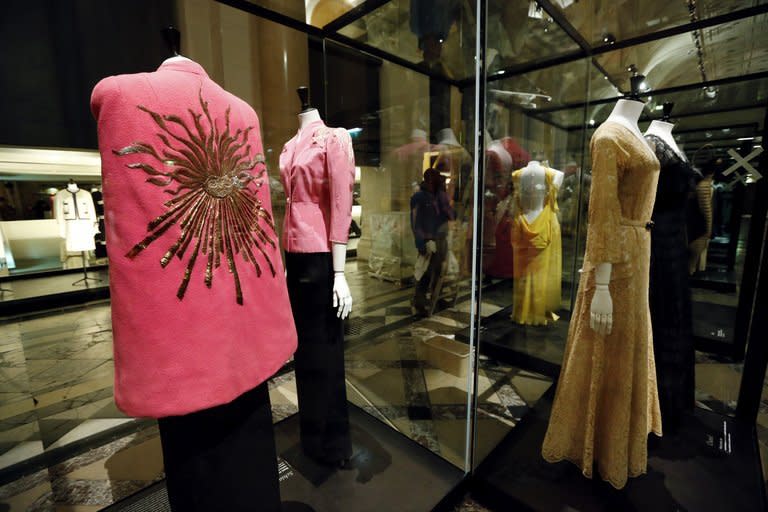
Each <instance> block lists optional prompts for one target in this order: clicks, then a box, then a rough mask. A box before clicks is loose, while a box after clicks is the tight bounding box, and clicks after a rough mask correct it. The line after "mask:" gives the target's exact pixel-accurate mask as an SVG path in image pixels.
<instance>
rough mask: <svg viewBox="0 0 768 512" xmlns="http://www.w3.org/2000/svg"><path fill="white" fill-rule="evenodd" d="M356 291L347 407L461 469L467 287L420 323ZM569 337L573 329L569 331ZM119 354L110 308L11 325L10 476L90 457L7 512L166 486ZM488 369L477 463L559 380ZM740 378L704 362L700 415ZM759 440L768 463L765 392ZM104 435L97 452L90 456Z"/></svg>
mask: <svg viewBox="0 0 768 512" xmlns="http://www.w3.org/2000/svg"><path fill="white" fill-rule="evenodd" d="M348 281H349V283H350V288H351V289H352V294H353V297H354V298H355V307H354V311H353V315H352V316H351V318H350V320H349V321H348V322H347V325H346V343H347V351H346V374H347V391H348V399H349V400H350V401H351V402H352V403H354V404H356V405H357V406H359V407H361V408H363V409H364V410H365V411H367V412H368V413H370V414H372V415H373V416H375V417H377V418H379V419H380V420H381V421H383V422H385V423H386V424H388V425H390V426H391V427H392V428H394V429H396V430H398V431H400V432H401V433H403V434H404V435H406V436H408V437H410V438H411V439H413V440H415V441H416V442H418V443H420V444H422V445H423V446H425V447H427V448H429V449H430V450H432V451H434V452H435V453H437V454H439V455H440V456H442V457H444V458H445V459H446V460H448V461H450V462H451V463H453V464H455V465H456V466H458V467H462V468H463V467H465V459H466V447H467V440H466V436H467V429H468V422H467V405H468V390H470V386H472V385H474V382H473V381H472V380H471V379H470V378H469V377H468V371H467V370H468V365H469V358H468V357H467V354H466V353H467V350H466V349H467V345H466V343H461V342H460V340H459V341H457V334H458V333H460V332H462V331H465V330H466V328H467V327H468V326H469V322H470V310H471V303H470V300H469V295H468V291H469V286H468V283H466V282H464V283H459V285H458V290H457V300H455V301H451V302H448V303H445V304H442V305H441V307H439V308H438V309H437V311H436V312H435V314H434V315H433V316H431V317H428V318H418V317H415V316H413V314H412V310H411V308H410V299H411V296H412V294H413V289H412V288H409V287H405V288H401V287H399V286H397V285H395V284H393V283H390V282H387V281H381V280H378V279H374V278H371V277H370V276H369V275H368V273H367V272H366V271H365V269H364V268H358V266H357V263H356V262H354V261H353V262H350V263H349V264H348ZM484 290H485V291H484V294H483V301H482V303H481V304H480V308H479V310H478V311H479V312H480V315H481V317H482V318H481V324H482V322H485V321H486V319H488V318H491V317H492V316H493V315H498V314H499V313H500V312H503V310H504V308H506V307H508V306H509V297H511V294H510V291H509V290H508V289H506V288H505V284H504V283H499V282H489V283H488V285H487V286H486V287H485V289H484ZM699 298H700V299H701V298H704V299H708V298H710V297H708V296H707V297H699ZM720 300H721V301H722V302H725V303H727V302H728V300H729V299H727V298H722V297H721V298H720ZM560 324H562V326H567V320H565V321H561V322H559V324H558V325H560ZM560 330H562V329H558V333H559V331H560ZM550 334H551V335H548V336H544V337H543V338H542V340H543V341H536V346H537V347H538V348H537V349H536V350H540V351H543V352H542V354H543V353H546V354H548V356H547V359H552V360H553V361H556V360H557V353H560V354H561V353H562V342H563V339H561V338H563V336H561V335H557V336H555V335H554V334H553V333H550ZM560 334H562V333H560ZM547 338H551V339H550V340H549V341H547ZM481 342H482V340H481ZM111 343H112V340H111V325H110V308H109V302H108V301H104V302H99V303H93V304H87V305H83V306H78V307H73V308H70V309H66V310H60V311H55V312H50V313H41V314H35V315H31V316H27V317H19V318H14V319H7V320H6V321H5V322H4V323H3V324H2V326H0V472H2V471H3V470H5V471H6V474H9V473H8V471H11V470H12V469H13V468H14V467H17V466H14V464H18V463H20V462H24V461H25V460H28V459H30V458H32V457H36V456H37V457H38V458H39V457H40V456H41V454H48V453H51V452H54V451H55V450H57V449H61V448H63V447H68V446H71V445H73V444H74V443H81V444H83V448H81V449H78V450H76V453H74V454H73V456H72V457H70V458H68V459H67V460H65V461H63V462H56V463H51V464H48V465H47V466H46V467H45V468H44V469H41V470H39V471H36V472H33V473H31V474H28V473H25V474H24V476H23V477H21V478H17V479H15V480H13V481H9V480H7V479H6V480H5V482H7V483H5V485H2V486H1V487H0V510H14V511H15V510H56V511H89V510H99V509H100V508H102V507H104V506H106V505H108V504H110V503H113V502H114V501H115V500H117V499H121V498H122V497H125V496H127V495H130V494H131V493H133V492H135V491H137V490H139V489H141V488H143V487H145V486H147V485H149V484H150V483H152V482H154V481H156V480H158V479H160V478H162V457H161V455H160V449H159V439H158V433H157V428H156V426H155V425H154V424H153V423H151V422H137V421H135V420H133V419H130V418H126V417H125V416H124V415H123V414H122V413H121V412H120V411H118V410H117V409H116V408H115V406H114V403H113V401H112V377H113V373H112V353H111V350H112V347H111ZM550 345H551V346H550ZM478 364H479V368H480V373H479V375H478V379H477V392H478V415H477V418H478V423H477V430H476V433H477V441H478V443H477V450H476V456H477V457H478V459H482V458H483V457H484V456H485V455H486V454H487V453H489V452H490V451H491V450H492V449H493V447H494V446H495V445H496V444H497V443H498V442H499V441H500V440H501V439H502V438H503V437H504V436H505V435H506V434H507V433H508V432H509V431H510V430H511V429H512V428H514V426H515V425H516V424H517V422H518V421H520V419H521V418H523V417H524V416H525V414H526V412H527V410H528V409H529V408H530V407H531V406H532V405H534V404H535V403H536V401H537V400H538V399H539V398H540V397H541V396H542V395H543V394H544V393H545V392H546V391H547V390H548V389H549V388H550V387H551V385H552V381H551V379H549V378H547V377H545V376H543V375H540V374H536V373H533V372H530V371H526V370H524V369H521V368H517V367H514V366H511V365H509V364H505V363H503V362H501V361H497V360H493V359H489V358H487V357H484V356H481V357H480V360H479V363H478ZM740 375H741V366H740V365H733V364H730V363H728V362H727V361H723V360H719V359H717V358H715V357H712V356H708V355H706V354H698V355H697V388H698V392H697V393H698V394H697V399H698V400H699V402H700V404H701V405H702V406H705V407H708V408H711V409H714V410H718V411H722V412H728V411H729V410H732V409H733V407H734V406H735V399H736V393H738V383H739V379H740ZM270 394H271V398H272V406H273V415H274V418H275V421H279V420H280V419H283V418H285V417H287V416H289V415H291V414H293V413H295V412H296V411H297V406H296V389H295V382H294V377H293V373H292V372H288V373H286V374H284V375H281V376H278V377H276V378H274V379H273V380H272V381H271V382H270ZM758 431H759V432H760V434H761V436H762V437H761V439H762V440H763V441H762V444H761V448H762V449H764V450H765V453H766V454H768V392H767V393H766V398H765V400H764V403H763V407H762V408H761V420H760V424H759V425H758ZM110 432H121V433H123V434H121V435H120V436H118V437H117V438H116V439H109V441H108V442H107V441H105V440H104V439H105V438H104V437H103V434H105V433H110ZM98 435H102V437H101V438H100V439H101V441H100V442H99V444H98V445H89V444H88V440H89V439H95V437H94V436H98ZM766 460H768V458H766ZM461 507H464V508H458V509H457V510H467V511H471V510H484V509H482V508H472V507H479V505H477V504H473V503H471V501H468V502H466V503H464V504H462V505H461Z"/></svg>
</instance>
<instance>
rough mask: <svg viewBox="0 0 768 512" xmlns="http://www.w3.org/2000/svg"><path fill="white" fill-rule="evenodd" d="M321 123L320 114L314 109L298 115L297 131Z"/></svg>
mask: <svg viewBox="0 0 768 512" xmlns="http://www.w3.org/2000/svg"><path fill="white" fill-rule="evenodd" d="M315 121H321V118H320V112H318V111H317V109H316V108H313V109H309V110H307V111H306V112H302V113H300V114H299V130H300V131H301V130H302V129H304V128H306V127H307V125H308V124H310V123H314V122H315Z"/></svg>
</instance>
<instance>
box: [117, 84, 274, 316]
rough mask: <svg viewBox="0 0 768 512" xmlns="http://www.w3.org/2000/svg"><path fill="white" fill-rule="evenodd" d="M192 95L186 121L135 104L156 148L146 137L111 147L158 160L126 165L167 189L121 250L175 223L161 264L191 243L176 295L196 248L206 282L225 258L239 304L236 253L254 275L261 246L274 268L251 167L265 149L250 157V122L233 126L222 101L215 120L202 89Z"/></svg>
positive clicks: (137, 248) (258, 176)
mask: <svg viewBox="0 0 768 512" xmlns="http://www.w3.org/2000/svg"><path fill="white" fill-rule="evenodd" d="M199 101H200V107H201V109H202V112H195V111H194V110H192V109H188V110H187V111H188V112H189V116H190V118H189V120H191V123H190V122H189V120H188V121H185V120H184V119H183V118H182V117H181V116H179V115H175V114H166V115H161V114H158V113H157V112H153V111H152V110H150V109H148V108H146V107H144V106H143V105H138V107H137V108H138V109H139V110H141V111H142V112H145V113H146V114H148V115H149V116H151V118H152V120H153V122H154V123H155V125H157V127H158V128H159V129H160V131H159V132H158V133H157V137H158V138H159V139H160V140H161V141H162V147H161V148H159V149H157V148H155V147H154V146H153V145H151V144H147V143H144V142H134V143H133V144H131V145H129V146H126V147H124V148H123V149H120V150H113V153H114V154H116V155H118V156H126V155H136V154H143V155H148V156H149V157H151V159H153V160H155V161H156V162H157V164H154V165H153V164H149V163H144V162H132V163H129V164H126V167H128V168H130V169H140V170H142V171H143V172H144V173H145V174H146V175H147V176H148V178H147V180H146V181H147V183H150V184H152V185H154V186H157V187H161V188H163V189H164V190H163V191H164V192H165V193H167V194H169V195H171V196H172V199H170V200H168V201H166V202H164V203H163V206H164V207H165V208H166V210H165V212H164V213H162V214H161V215H159V216H158V217H156V218H155V219H153V220H152V221H150V222H149V224H148V225H147V235H146V237H145V238H144V239H143V240H141V241H140V242H139V243H137V244H136V245H134V246H133V248H132V249H131V250H130V251H128V253H127V254H126V256H127V257H128V258H131V259H133V258H135V257H136V256H138V255H139V254H140V253H141V252H142V251H143V250H144V249H146V248H147V247H149V246H150V245H151V244H152V243H154V242H155V241H157V240H158V239H159V238H160V237H161V236H162V235H163V234H164V233H165V232H166V231H168V229H169V228H170V227H171V226H173V225H176V224H178V225H179V227H180V228H181V232H180V234H179V236H178V237H177V238H176V239H175V240H174V241H173V243H172V244H171V245H170V246H169V247H168V250H167V251H166V252H165V254H164V255H163V257H162V258H161V259H160V265H161V266H162V267H163V268H165V267H166V266H167V265H168V264H169V263H170V262H171V261H172V259H173V257H174V256H176V257H177V258H178V259H179V260H183V258H184V255H185V254H186V253H187V251H188V250H190V247H191V250H190V251H189V258H188V259H187V260H186V267H185V268H184V275H183V277H182V279H181V284H180V285H179V288H178V291H177V293H176V296H177V297H178V298H179V299H183V298H184V294H185V293H186V290H187V286H188V285H189V281H190V279H191V277H192V272H193V270H194V268H195V264H196V262H197V259H198V256H199V255H200V254H202V255H203V256H204V257H206V258H207V263H206V266H205V274H204V281H205V285H206V286H207V287H208V288H210V287H211V285H212V283H213V270H214V268H218V267H220V266H221V262H222V259H224V260H225V261H226V265H227V268H228V270H229V273H230V274H231V275H232V278H233V280H234V284H235V298H236V301H237V303H238V304H241V305H242V304H243V293H242V288H241V284H240V276H239V273H238V269H237V261H236V258H235V256H236V255H239V256H240V257H241V258H242V259H243V260H244V261H245V262H246V263H249V264H251V265H253V267H254V269H255V271H256V275H257V276H259V277H260V276H261V275H262V270H261V266H260V265H259V262H258V260H257V257H256V253H260V254H261V255H262V257H263V259H264V261H265V262H266V264H267V265H268V266H269V270H270V272H271V273H272V276H273V277H274V276H275V267H274V265H273V264H272V260H271V259H270V257H269V255H268V254H267V253H266V251H265V249H264V247H265V246H267V245H269V246H271V247H273V248H274V247H275V241H274V237H275V236H276V232H275V226H274V222H273V220H272V216H271V215H270V213H269V212H268V211H267V210H266V209H265V208H264V206H263V205H262V202H261V200H260V199H259V198H258V190H259V189H260V188H261V186H262V185H263V180H262V177H263V175H264V173H265V170H266V168H262V169H261V170H260V171H258V172H257V173H255V174H252V172H251V171H253V169H254V168H255V167H256V165H257V164H260V163H261V164H263V163H264V156H263V155H261V154H257V155H255V157H253V158H252V157H251V146H250V144H247V141H248V135H249V133H250V132H251V130H253V127H252V126H249V127H247V128H245V129H240V128H238V129H237V130H236V131H235V132H234V133H232V131H231V128H230V119H229V114H230V108H229V107H227V110H226V114H225V116H224V126H223V127H221V126H219V124H220V123H217V122H216V121H214V120H213V118H212V117H211V113H210V111H209V109H208V102H207V101H205V100H204V99H203V95H202V91H201V92H200V94H199ZM158 164H160V165H162V167H160V165H158ZM263 225H266V227H268V228H269V229H270V230H271V233H268V232H267V230H266V229H265V227H264V226H263ZM273 235H274V236H273Z"/></svg>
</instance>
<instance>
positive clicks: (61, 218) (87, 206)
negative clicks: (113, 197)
mask: <svg viewBox="0 0 768 512" xmlns="http://www.w3.org/2000/svg"><path fill="white" fill-rule="evenodd" d="M53 203H54V211H55V215H56V221H57V222H58V223H59V232H60V234H61V237H62V238H63V239H64V240H66V249H67V252H81V251H93V250H94V249H96V243H95V241H94V238H93V237H94V235H95V234H96V223H97V222H98V221H97V218H96V208H95V207H94V205H93V197H91V193H90V192H88V191H87V190H82V189H80V190H78V191H77V192H70V191H69V190H67V189H64V190H60V191H58V192H57V193H56V197H55V198H54V202H53Z"/></svg>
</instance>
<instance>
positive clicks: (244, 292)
mask: <svg viewBox="0 0 768 512" xmlns="http://www.w3.org/2000/svg"><path fill="white" fill-rule="evenodd" d="M91 110H92V112H93V115H94V117H95V118H96V121H97V124H98V136H99V150H100V152H101V159H102V176H103V184H104V206H105V216H106V231H107V237H106V238H107V240H109V272H110V289H111V297H112V329H113V337H114V356H115V401H116V402H117V406H118V407H119V408H120V409H121V410H122V411H124V412H125V413H126V414H129V415H131V416H150V417H165V416H172V415H183V414H187V413H190V412H194V411H198V410H202V409H207V408H210V407H212V406H216V405H221V404H224V403H228V402H230V401H232V400H233V399H234V398H236V397H237V396H238V395H240V394H242V393H244V392H245V391H248V390H250V389H253V388H254V387H256V386H257V385H259V384H260V383H261V382H263V381H265V380H266V379H268V378H269V377H270V376H272V375H273V374H274V373H275V372H276V371H277V370H278V369H279V368H280V367H281V366H282V365H283V364H284V363H285V362H286V361H287V360H288V359H289V358H290V357H291V354H293V352H294V350H295V348H296V330H295V327H294V323H293V318H292V316H291V307H290V303H289V301H288V293H287V289H286V284H285V276H284V271H283V265H282V260H281V258H280V250H279V248H278V247H277V240H276V238H277V236H276V234H275V230H274V227H273V226H272V219H271V217H272V211H271V210H272V207H271V204H270V197H269V187H268V186H264V187H262V184H264V183H268V181H267V178H266V175H265V174H264V171H265V168H264V165H263V161H264V159H263V156H262V155H261V152H262V143H261V138H260V133H259V120H258V118H257V116H256V113H255V112H254V111H253V109H252V108H251V107H250V106H248V104H247V103H245V102H244V101H242V100H240V99H239V98H237V97H235V96H233V95H232V94H230V93H228V92H226V91H225V90H223V89H222V88H221V87H219V86H218V85H217V84H216V83H214V82H213V81H212V80H211V79H210V78H208V75H207V74H206V73H205V71H204V70H203V68H201V67H200V66H199V65H198V64H196V63H194V62H192V61H189V60H184V61H178V60H170V61H166V62H165V63H163V64H162V65H161V66H160V68H159V69H158V70H157V71H155V72H153V73H138V74H132V75H120V76H113V77H108V78H105V79H104V80H102V81H101V82H99V83H98V84H97V85H96V87H95V88H94V90H93V95H92V97H91Z"/></svg>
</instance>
